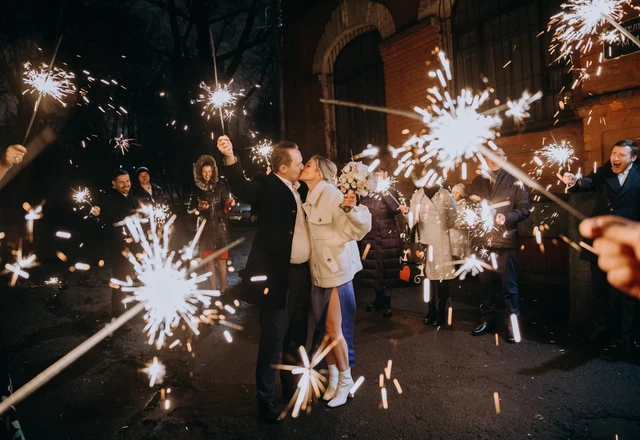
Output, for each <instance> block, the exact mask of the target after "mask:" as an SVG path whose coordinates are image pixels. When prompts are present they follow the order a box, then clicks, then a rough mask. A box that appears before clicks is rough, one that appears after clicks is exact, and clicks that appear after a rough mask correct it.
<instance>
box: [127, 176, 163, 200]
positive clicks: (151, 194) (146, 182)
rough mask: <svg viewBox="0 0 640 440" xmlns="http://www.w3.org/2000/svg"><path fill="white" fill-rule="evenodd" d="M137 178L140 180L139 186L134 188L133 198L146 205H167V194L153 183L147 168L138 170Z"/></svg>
mask: <svg viewBox="0 0 640 440" xmlns="http://www.w3.org/2000/svg"><path fill="white" fill-rule="evenodd" d="M136 178H137V179H138V184H137V185H136V186H134V187H133V191H132V194H133V197H135V198H136V199H138V201H140V202H141V203H142V204H144V205H150V204H152V203H161V204H167V202H168V200H167V193H166V192H164V190H163V189H162V188H161V187H160V186H159V185H156V184H155V183H153V182H151V176H150V175H149V169H148V168H147V167H140V168H138V169H137V170H136Z"/></svg>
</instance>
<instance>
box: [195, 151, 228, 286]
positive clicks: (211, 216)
mask: <svg viewBox="0 0 640 440" xmlns="http://www.w3.org/2000/svg"><path fill="white" fill-rule="evenodd" d="M193 183H194V184H195V188H194V189H193V191H192V192H191V200H190V202H189V209H188V212H189V214H195V215H196V216H197V217H198V221H197V225H196V227H197V228H199V227H200V225H201V224H202V222H203V221H205V220H206V222H205V224H204V227H203V229H202V234H201V235H200V240H199V242H198V247H199V249H200V258H206V257H208V256H209V255H211V254H213V253H214V252H215V251H217V250H218V249H222V248H223V247H225V246H227V245H228V244H229V242H230V234H229V209H230V208H231V206H232V205H233V204H234V201H233V199H232V198H231V194H230V193H229V187H228V186H227V185H226V183H224V182H222V181H221V180H220V179H219V177H218V166H217V165H216V161H215V159H214V158H213V157H211V156H208V155H204V156H200V157H199V158H198V161H197V162H196V163H195V164H194V165H193ZM228 258H229V252H224V253H222V254H221V255H220V256H219V257H218V258H216V260H215V261H211V262H210V263H209V265H208V269H209V272H211V276H210V277H209V285H210V286H211V288H212V289H216V287H217V286H216V266H217V269H218V275H219V278H220V293H225V292H226V290H227V259H228Z"/></svg>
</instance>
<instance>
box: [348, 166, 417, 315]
mask: <svg viewBox="0 0 640 440" xmlns="http://www.w3.org/2000/svg"><path fill="white" fill-rule="evenodd" d="M378 177H379V178H381V179H384V178H388V176H387V172H386V171H382V170H380V171H378ZM360 203H361V204H362V205H364V206H366V207H367V208H369V212H370V213H371V217H372V223H371V231H369V232H368V233H367V235H366V236H365V237H364V238H363V239H362V241H360V242H359V246H360V254H361V255H362V266H363V270H362V273H361V274H360V285H361V286H362V287H369V288H372V289H373V290H374V291H375V294H376V298H375V300H374V301H373V302H372V303H371V304H369V305H368V306H367V309H366V310H367V312H370V311H372V310H373V309H375V310H376V311H379V310H382V317H383V318H391V316H393V312H392V311H391V289H392V288H393V287H396V286H397V284H398V282H399V281H400V255H402V241H401V239H400V230H399V228H398V224H397V223H396V214H398V213H400V212H401V210H403V209H407V208H406V207H405V206H403V205H400V203H399V202H398V193H397V192H396V190H395V189H393V188H388V189H386V190H385V191H384V192H382V193H375V194H369V195H367V196H364V197H362V198H361V199H360Z"/></svg>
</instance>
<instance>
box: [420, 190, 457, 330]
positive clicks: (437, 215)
mask: <svg viewBox="0 0 640 440" xmlns="http://www.w3.org/2000/svg"><path fill="white" fill-rule="evenodd" d="M410 206H411V212H412V213H413V218H414V219H415V226H414V227H415V228H416V229H417V231H416V232H417V235H418V236H417V239H418V241H419V242H420V243H422V244H424V245H426V246H427V258H426V259H425V271H424V273H425V277H426V279H425V280H424V282H425V283H431V287H430V291H431V296H430V298H429V305H428V307H429V309H428V311H427V315H426V316H425V318H424V325H429V324H431V325H432V326H434V327H438V326H441V325H444V324H445V323H446V322H447V313H446V310H447V302H448V301H449V290H450V286H449V280H452V279H454V278H455V267H454V265H453V253H452V251H451V240H450V238H449V229H451V228H452V227H453V225H454V224H455V222H456V204H455V202H454V201H453V198H452V197H451V194H449V191H447V190H446V189H444V188H442V187H441V186H440V185H439V184H438V183H435V184H434V185H433V186H425V187H424V188H420V189H418V190H416V191H415V192H414V193H413V196H412V197H411V203H410Z"/></svg>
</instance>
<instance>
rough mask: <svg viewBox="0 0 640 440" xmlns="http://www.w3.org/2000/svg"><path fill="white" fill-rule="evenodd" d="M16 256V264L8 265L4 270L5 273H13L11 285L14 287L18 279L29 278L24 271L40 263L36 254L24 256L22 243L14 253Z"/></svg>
mask: <svg viewBox="0 0 640 440" xmlns="http://www.w3.org/2000/svg"><path fill="white" fill-rule="evenodd" d="M14 254H15V262H14V263H13V264H10V263H7V264H5V266H4V268H5V269H6V270H5V271H4V272H3V273H5V274H6V273H11V274H12V275H11V281H9V285H10V286H11V287H14V286H15V285H16V282H17V281H18V278H20V277H22V278H24V279H28V278H29V273H28V272H26V271H25V270H24V269H31V268H32V267H36V266H39V265H40V263H39V262H38V261H37V257H36V254H29V255H27V256H26V257H23V256H22V241H20V243H19V244H18V249H17V250H16V251H14Z"/></svg>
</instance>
